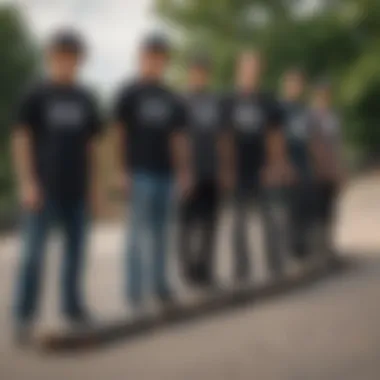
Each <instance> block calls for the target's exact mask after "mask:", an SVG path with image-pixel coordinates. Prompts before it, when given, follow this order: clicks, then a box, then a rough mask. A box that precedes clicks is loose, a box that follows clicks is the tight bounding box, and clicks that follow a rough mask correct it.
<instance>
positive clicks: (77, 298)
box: [15, 200, 86, 322]
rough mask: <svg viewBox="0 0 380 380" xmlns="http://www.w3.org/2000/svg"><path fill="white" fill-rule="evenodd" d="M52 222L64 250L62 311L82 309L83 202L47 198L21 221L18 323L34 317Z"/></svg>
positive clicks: (17, 293)
mask: <svg viewBox="0 0 380 380" xmlns="http://www.w3.org/2000/svg"><path fill="white" fill-rule="evenodd" d="M55 223H58V224H59V227H60V229H61V230H62V233H63V237H64V243H65V252H64V256H63V265H62V268H61V291H62V311H63V313H65V314H66V315H68V316H71V315H76V314H77V313H80V312H81V311H82V301H81V294H80V281H81V273H82V266H83V258H84V240H85V230H86V207H85V203H84V202H82V201H80V202H75V203H74V202H70V203H68V202H67V203H65V204H62V203H61V202H58V201H53V200H49V201H47V202H46V203H45V205H44V207H43V208H42V209H41V210H39V211H38V212H28V213H26V215H25V220H24V224H23V230H24V231H23V246H24V247H23V252H22V257H21V265H20V269H19V276H18V283H17V292H16V304H15V313H16V318H17V320H18V321H19V322H27V321H29V320H31V319H32V318H33V317H34V314H35V311H36V309H37V304H38V301H39V298H40V293H41V289H40V288H41V281H42V276H43V263H44V254H45V248H46V242H47V238H48V233H49V230H50V229H51V227H53V226H54V224H55Z"/></svg>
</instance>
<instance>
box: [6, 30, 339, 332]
mask: <svg viewBox="0 0 380 380" xmlns="http://www.w3.org/2000/svg"><path fill="white" fill-rule="evenodd" d="M170 50H171V46H170V44H169V42H168V40H167V39H166V38H164V37H162V36H159V35H153V36H149V37H148V38H147V39H145V40H144V41H143V43H142V46H141V51H140V57H139V73H138V75H137V76H136V78H135V80H133V81H132V82H130V83H128V84H126V85H125V86H123V87H122V88H121V90H120V91H119V93H118V95H117V97H116V100H115V101H114V104H113V107H112V108H113V110H112V128H113V129H114V130H115V131H116V134H117V138H116V139H115V142H114V144H115V145H114V149H113V150H114V152H115V155H116V156H117V160H116V161H117V163H116V165H117V168H116V169H117V172H118V173H119V177H120V180H119V181H118V183H119V184H120V186H122V190H123V192H124V193H125V194H126V195H127V196H128V239H127V249H126V250H127V252H126V258H127V261H126V264H127V268H126V272H125V273H126V276H125V279H126V284H125V289H126V297H127V298H128V302H129V303H130V304H131V305H133V307H134V308H135V309H139V308H141V306H142V305H143V304H144V300H145V292H144V287H143V284H144V281H143V280H144V277H145V276H150V277H151V280H152V284H153V291H154V294H155V296H156V297H157V299H158V300H159V301H160V302H162V303H163V304H164V305H166V304H167V303H171V302H173V300H174V296H175V295H174V294H173V292H172V289H171V287H170V284H169V280H168V277H169V276H168V273H167V269H168V268H167V257H168V255H167V251H168V240H169V239H168V237H169V224H170V223H169V221H170V215H171V210H172V209H173V205H174V204H176V205H178V206H179V207H178V217H179V218H178V220H179V231H178V245H177V251H178V255H179V257H180V258H181V260H180V262H181V269H182V273H183V275H184V278H185V279H186V281H187V282H188V283H189V284H191V285H197V286H201V287H209V286H213V285H214V284H215V281H216V280H215V273H214V257H215V241H216V235H217V225H218V224H217V222H218V213H219V210H220V206H221V204H222V200H223V199H225V196H226V195H229V196H231V198H232V200H233V205H234V207H233V208H234V228H233V238H232V243H233V255H234V257H235V271H234V272H235V278H236V280H237V281H239V282H241V281H247V280H249V278H250V277H251V273H250V268H251V264H250V258H251V254H250V247H249V244H248V240H249V231H248V224H249V223H248V217H249V209H250V205H251V204H252V203H253V204H256V205H257V206H258V207H259V209H260V215H262V221H263V226H264V235H265V239H264V241H265V248H266V250H267V256H268V263H269V268H270V270H271V272H272V273H273V275H280V274H281V271H282V266H281V265H280V260H279V257H280V256H281V252H280V251H281V250H282V248H283V247H281V246H279V241H281V240H280V239H278V238H276V234H277V230H278V226H277V224H278V223H276V220H275V218H274V216H273V212H271V207H270V203H271V202H272V200H273V199H274V198H278V197H285V198H287V202H286V203H287V204H289V213H288V214H289V217H290V218H289V220H290V222H289V223H290V224H289V225H291V227H292V228H290V229H289V237H290V239H289V241H290V244H291V249H292V252H293V253H294V257H295V258H297V259H299V260H303V259H305V258H306V257H308V255H309V239H308V238H307V236H308V233H309V230H311V227H310V226H311V225H312V224H317V225H318V226H319V230H320V231H324V232H321V235H320V236H321V237H322V236H323V237H324V239H325V241H326V242H327V236H328V232H329V231H330V226H329V223H330V221H331V215H332V210H333V206H332V205H333V201H334V198H335V194H336V191H337V189H338V182H339V181H340V179H341V173H342V170H341V169H342V168H341V161H340V156H339V149H340V147H339V144H340V136H339V129H340V128H339V123H338V119H337V117H336V116H335V114H334V112H333V110H332V108H331V89H330V85H329V83H327V82H323V83H322V82H321V83H318V85H316V86H315V87H314V88H313V96H312V103H311V104H308V103H307V102H306V101H305V97H304V96H305V90H306V78H305V75H304V73H303V72H302V71H301V70H299V69H297V68H296V69H291V70H288V71H287V72H286V73H285V74H284V76H283V82H282V92H281V98H280V100H277V99H276V98H275V97H272V96H270V95H268V94H266V93H265V92H264V91H263V90H262V87H261V86H262V79H263V75H264V73H263V57H262V56H261V54H260V53H259V52H258V51H245V52H242V53H241V54H240V55H239V56H238V57H237V62H236V81H235V88H234V91H233V92H231V94H230V95H228V96H224V95H223V96H222V95H219V94H217V93H215V92H214V91H213V90H212V82H211V79H212V73H213V62H212V59H211V57H209V56H207V55H205V54H195V55H194V56H192V57H191V59H189V63H188V90H187V92H186V93H185V94H177V93H175V92H174V91H173V90H171V89H170V87H169V86H168V85H167V84H166V83H165V79H164V78H165V74H166V71H167V68H168V65H169V61H170ZM84 58H85V46H84V44H83V41H82V40H81V39H80V38H79V37H78V35H76V34H75V33H72V32H70V31H63V32H59V33H57V35H55V36H54V38H52V40H51V43H50V44H49V45H48V47H47V49H46V68H47V76H46V78H45V79H43V80H41V81H39V83H37V84H36V85H34V86H33V87H32V88H31V89H30V90H29V91H28V92H27V94H25V95H24V96H23V98H22V99H21V102H20V105H19V107H18V110H17V113H16V121H15V128H14V136H13V153H14V162H15V169H16V174H17V177H18V183H19V189H20V198H21V202H22V207H23V211H24V235H23V243H24V248H23V252H22V256H21V267H20V273H19V276H18V281H17V292H16V299H15V318H16V322H17V323H16V333H17V338H19V339H25V338H26V337H27V336H29V333H30V331H31V327H32V322H33V319H34V315H35V312H36V307H37V303H38V298H39V294H40V282H41V277H42V263H43V255H44V246H45V243H46V239H47V235H48V231H49V229H50V228H51V227H52V226H54V225H55V224H56V223H58V224H59V226H60V228H61V231H62V232H63V236H64V241H65V252H64V259H63V264H62V312H63V313H64V315H65V316H66V317H67V319H68V320H69V321H70V322H73V323H75V324H78V323H79V324H86V323H87V322H89V316H88V313H87V310H86V308H85V306H84V303H83V299H82V294H81V273H82V269H83V264H84V247H85V236H86V230H87V220H88V215H89V211H90V207H91V205H96V203H97V200H98V199H99V190H98V188H97V186H96V185H94V181H93V178H94V173H95V172H96V165H97V162H98V160H97V157H96V156H97V154H96V152H97V149H96V146H97V140H98V136H99V135H100V132H101V131H102V126H103V125H104V124H105V121H104V119H103V117H101V116H100V112H99V108H98V106H97V104H96V102H95V101H94V98H93V96H92V94H91V93H89V92H88V91H87V90H85V89H84V88H83V87H82V86H81V85H80V84H79V82H78V80H77V74H78V71H79V69H80V66H81V63H82V61H83V59H84ZM283 189H286V191H283ZM176 200H177V202H175V201H176ZM252 201H253V202H252ZM195 235H196V236H197V237H198V238H199V239H198V240H199V242H198V243H199V244H197V245H196V244H194V239H195ZM327 248H331V246H330V244H329V243H327V245H326V249H327ZM144 255H147V256H149V260H150V263H151V271H150V273H149V274H148V273H144V265H143V256H144Z"/></svg>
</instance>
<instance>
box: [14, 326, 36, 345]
mask: <svg viewBox="0 0 380 380" xmlns="http://www.w3.org/2000/svg"><path fill="white" fill-rule="evenodd" d="M32 337H33V328H32V325H31V324H30V323H22V324H19V325H18V326H16V328H15V331H14V341H15V343H16V344H17V345H18V346H20V347H25V346H28V345H29V344H31V341H32Z"/></svg>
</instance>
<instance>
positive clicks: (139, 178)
mask: <svg viewBox="0 0 380 380" xmlns="http://www.w3.org/2000/svg"><path fill="white" fill-rule="evenodd" d="M132 182H133V185H132V198H131V210H130V226H129V228H130V231H129V242H128V247H127V284H126V286H127V296H128V297H129V299H130V301H131V302H132V303H133V304H139V303H140V302H141V301H142V296H143V283H144V279H143V277H144V269H143V259H144V258H143V256H144V255H145V254H146V256H147V257H146V259H147V260H148V261H149V267H150V274H151V276H152V277H151V278H152V280H153V290H154V292H155V294H156V295H157V296H162V297H164V296H166V295H168V293H169V282H168V278H167V273H166V266H167V259H166V258H167V243H168V224H169V214H170V204H171V199H172V181H171V180H170V178H169V177H167V176H160V175H155V174H150V173H140V172H139V173H134V174H133V176H132ZM145 244H146V248H147V249H146V250H145Z"/></svg>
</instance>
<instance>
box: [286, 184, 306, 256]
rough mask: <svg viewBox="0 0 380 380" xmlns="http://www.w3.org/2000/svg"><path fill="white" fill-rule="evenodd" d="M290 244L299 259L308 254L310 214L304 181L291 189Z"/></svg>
mask: <svg viewBox="0 0 380 380" xmlns="http://www.w3.org/2000/svg"><path fill="white" fill-rule="evenodd" d="M290 192H291V194H290V199H289V201H290V202H289V203H290V204H289V208H290V215H289V216H290V217H289V227H290V228H289V230H290V246H291V249H292V253H293V254H294V255H295V257H296V258H298V259H303V258H304V257H305V256H306V255H307V251H308V247H307V232H308V225H309V222H310V220H309V218H308V216H309V214H308V207H309V202H308V197H309V194H308V189H307V186H306V185H305V184H304V183H299V184H296V185H295V186H293V187H292V189H290Z"/></svg>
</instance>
